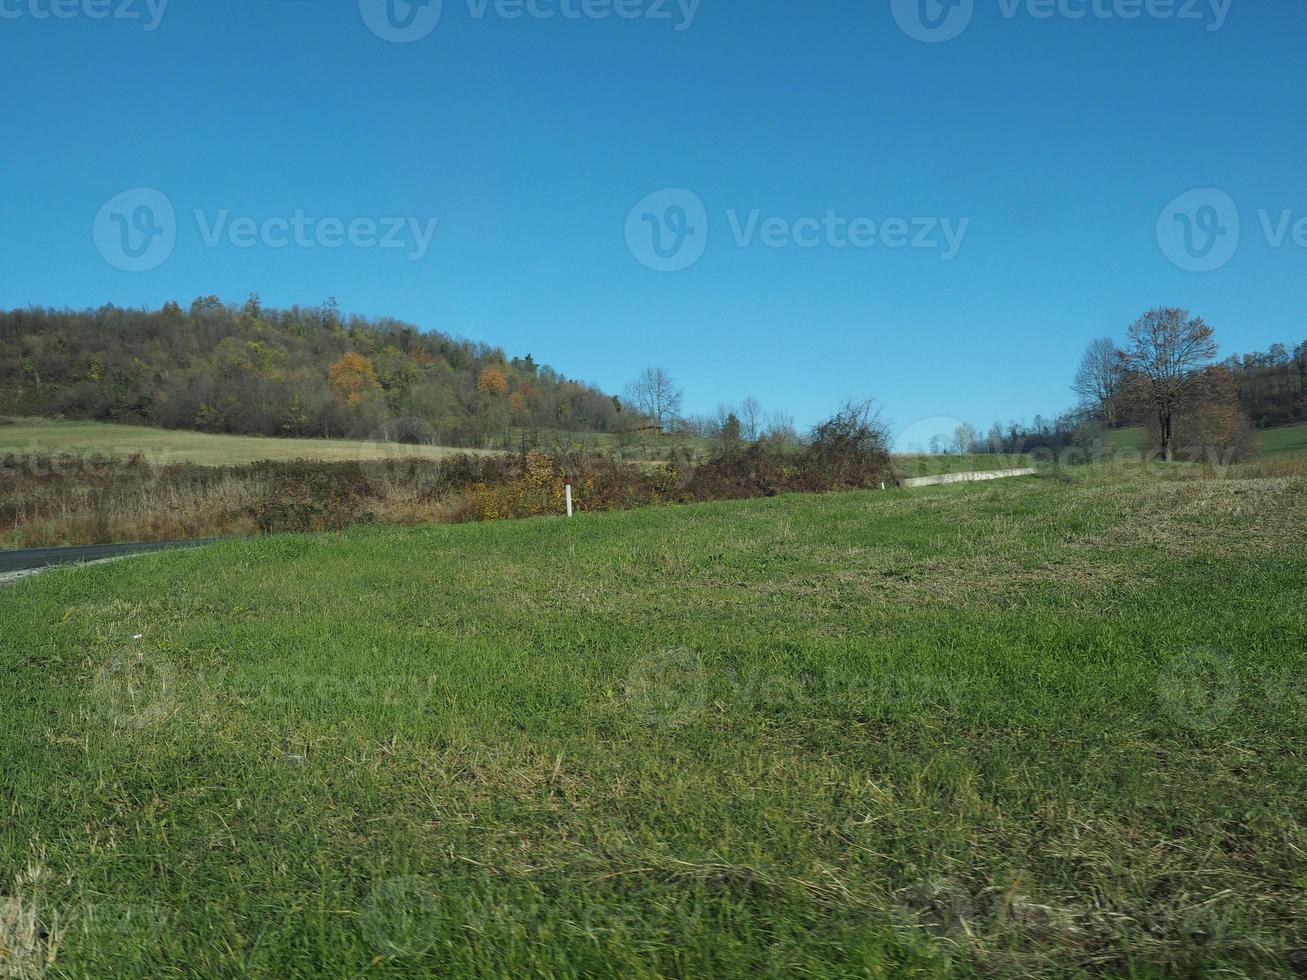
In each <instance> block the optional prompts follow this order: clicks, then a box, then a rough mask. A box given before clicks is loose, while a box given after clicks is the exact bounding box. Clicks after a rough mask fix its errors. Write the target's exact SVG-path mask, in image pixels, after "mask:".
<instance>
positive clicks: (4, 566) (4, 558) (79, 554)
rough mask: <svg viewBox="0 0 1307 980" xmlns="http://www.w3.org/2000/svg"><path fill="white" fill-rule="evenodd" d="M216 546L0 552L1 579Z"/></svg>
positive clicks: (174, 544)
mask: <svg viewBox="0 0 1307 980" xmlns="http://www.w3.org/2000/svg"><path fill="white" fill-rule="evenodd" d="M206 544H213V540H212V539H206V540H203V541H150V542H147V543H145V544H94V545H86V546H84V547H79V548H33V549H30V550H27V551H0V575H6V574H9V573H11V572H32V571H37V570H39V569H42V568H49V567H50V566H51V565H80V564H83V563H85V562H88V561H104V560H105V559H106V558H122V557H123V556H124V555H143V554H147V553H148V552H151V551H170V550H172V549H173V548H199V547H202V546H204V545H206Z"/></svg>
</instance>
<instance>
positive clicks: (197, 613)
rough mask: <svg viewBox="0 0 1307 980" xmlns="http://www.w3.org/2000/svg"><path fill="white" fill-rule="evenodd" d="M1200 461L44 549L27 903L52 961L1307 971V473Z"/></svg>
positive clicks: (158, 972)
mask: <svg viewBox="0 0 1307 980" xmlns="http://www.w3.org/2000/svg"><path fill="white" fill-rule="evenodd" d="M1254 465H1255V466H1256V467H1258V469H1256V470H1253V471H1248V472H1259V473H1262V472H1264V473H1267V474H1268V475H1269V474H1270V473H1271V469H1272V468H1271V467H1270V466H1269V461H1263V462H1259V463H1257V464H1254ZM1187 472H1191V471H1187V470H1184V469H1182V468H1178V467H1176V468H1162V469H1159V470H1156V471H1149V472H1143V471H1140V473H1139V475H1138V476H1137V477H1127V478H1117V477H1115V476H1112V477H1111V478H1104V477H1101V476H1099V475H1097V474H1095V473H1093V472H1086V473H1085V474H1084V475H1083V476H1079V477H1076V476H1071V477H1068V476H1066V475H1065V474H1064V475H1063V477H1062V478H1033V479H1024V480H1012V481H1008V482H1005V483H997V484H985V485H975V484H973V485H964V486H957V487H945V488H937V489H931V490H924V491H912V492H902V491H891V492H887V493H880V492H871V493H851V494H828V495H822V496H804V497H778V498H773V499H765V500H755V501H750V502H743V503H725V504H711V505H705V506H693V507H667V508H659V509H651V510H643V511H627V512H620V513H612V514H607V515H592V516H587V517H582V518H578V519H576V520H573V521H570V522H569V521H566V520H563V519H545V520H530V521H520V522H500V523H493V524H480V525H461V526H431V527H425V528H420V529H409V530H404V529H398V528H363V529H357V530H353V531H349V532H346V533H344V534H331V535H325V536H321V537H315V538H308V537H284V538H271V539H264V540H259V541H233V542H226V543H223V544H221V545H217V546H215V547H213V548H211V549H209V550H204V551H199V552H190V553H175V554H169V555H162V556H153V557H147V558H140V559H134V560H130V561H126V562H122V563H119V564H115V565H109V566H104V567H98V568H87V569H81V570H68V571H56V572H52V573H50V574H48V575H46V576H42V577H39V578H36V579H31V580H28V581H25V582H20V583H19V584H17V585H16V586H14V587H12V588H11V589H9V590H7V591H5V592H2V593H0V772H4V773H5V774H6V777H5V781H6V787H5V793H4V798H3V804H4V819H3V820H0V912H3V913H4V914H5V915H7V916H8V918H7V919H5V921H6V922H8V923H11V924H13V923H17V925H11V926H10V934H9V935H7V936H4V937H3V938H4V939H7V940H9V941H10V946H9V948H10V955H11V957H15V958H17V960H18V965H20V966H21V965H22V964H23V963H24V962H26V963H28V964H29V965H30V964H35V963H40V964H42V965H44V964H45V963H46V962H47V961H49V962H50V965H49V967H48V968H47V969H46V971H45V973H46V976H50V977H54V976H67V977H109V976H130V977H138V976H140V977H143V976H276V977H317V976H329V977H341V978H343V977H385V978H389V977H412V976H451V977H452V976H495V977H500V976H502V977H509V976H514V977H516V976H557V977H581V976H586V977H617V976H634V977H658V976H678V977H690V976H702V977H708V976H751V977H758V978H769V977H777V978H780V977H807V978H821V977H850V976H858V977H893V976H915V977H941V978H942V977H948V976H963V977H981V976H984V977H993V976H1008V977H1026V976H1048V977H1052V976H1058V977H1093V976H1131V977H1138V978H1145V977H1150V978H1153V977H1155V978H1160V977H1164V976H1166V977H1169V976H1177V977H1198V976H1232V977H1235V976H1257V977H1272V976H1281V977H1289V976H1293V975H1294V971H1295V969H1298V970H1300V969H1301V964H1302V953H1301V951H1302V950H1303V949H1307V850H1305V849H1304V846H1303V841H1304V821H1305V820H1307V780H1304V778H1303V774H1304V771H1307V686H1304V677H1307V604H1305V603H1304V602H1303V601H1302V597H1303V596H1304V595H1307V556H1305V555H1304V553H1303V550H1302V547H1301V543H1302V540H1303V538H1304V535H1307V476H1304V475H1302V474H1303V473H1304V472H1307V471H1304V470H1303V469H1302V468H1298V470H1297V472H1298V473H1299V474H1300V475H1297V476H1294V475H1287V476H1286V475H1277V476H1275V477H1274V478H1272V479H1256V478H1245V477H1242V476H1241V477H1239V478H1238V479H1228V480H1221V481H1211V482H1203V481H1195V480H1189V479H1185V478H1184V476H1185V474H1186V473H1187ZM1243 472H1245V471H1242V470H1236V471H1231V473H1243ZM1283 472H1284V473H1289V474H1292V472H1293V469H1292V468H1285V469H1284V470H1283ZM38 918H39V920H40V921H41V922H42V923H44V924H45V927H46V928H45V932H47V933H48V935H47V936H45V937H44V938H43V937H42V936H41V935H40V934H39V933H38V932H37V931H36V930H34V929H27V930H26V931H24V930H23V929H22V928H21V924H22V923H24V922H33V921H36V920H37V919H38ZM0 972H3V971H0Z"/></svg>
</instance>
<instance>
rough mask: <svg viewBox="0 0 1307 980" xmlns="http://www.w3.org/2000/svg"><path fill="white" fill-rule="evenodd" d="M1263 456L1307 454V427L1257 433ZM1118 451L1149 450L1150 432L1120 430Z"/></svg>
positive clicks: (1113, 437) (1114, 440)
mask: <svg viewBox="0 0 1307 980" xmlns="http://www.w3.org/2000/svg"><path fill="white" fill-rule="evenodd" d="M1257 437H1258V439H1259V440H1260V443H1261V454H1262V455H1264V456H1274V455H1278V454H1280V453H1304V454H1307V425H1287V426H1282V427H1281V428H1278V429H1262V430H1261V431H1259V432H1258V433H1257ZM1111 441H1112V445H1113V447H1114V448H1116V449H1139V450H1142V449H1147V448H1148V431H1147V430H1146V429H1145V428H1144V427H1143V426H1135V427H1133V428H1129V429H1118V430H1116V431H1115V432H1113V433H1112V435H1111Z"/></svg>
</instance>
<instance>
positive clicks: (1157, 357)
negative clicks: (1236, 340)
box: [1121, 307, 1216, 462]
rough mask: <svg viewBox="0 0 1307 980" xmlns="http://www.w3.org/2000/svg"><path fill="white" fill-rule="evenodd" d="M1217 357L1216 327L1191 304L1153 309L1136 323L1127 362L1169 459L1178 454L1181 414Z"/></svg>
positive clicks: (1123, 355) (1125, 360)
mask: <svg viewBox="0 0 1307 980" xmlns="http://www.w3.org/2000/svg"><path fill="white" fill-rule="evenodd" d="M1214 357H1216V342H1215V341H1214V340H1212V328H1211V327H1209V326H1208V325H1207V324H1206V322H1204V320H1203V318H1202V317H1190V315H1189V311H1188V310H1181V309H1176V308H1174V307H1162V308H1160V309H1156V310H1149V311H1148V312H1147V313H1145V314H1144V315H1143V316H1141V317H1140V318H1139V319H1138V320H1136V321H1135V322H1134V323H1133V324H1132V325H1131V327H1130V347H1129V349H1128V350H1126V351H1124V352H1123V353H1122V355H1121V362H1122V365H1123V366H1124V368H1125V370H1126V371H1127V372H1129V374H1130V375H1131V376H1132V378H1133V379H1134V381H1135V384H1136V385H1137V387H1138V390H1139V394H1140V397H1141V398H1142V399H1143V400H1144V401H1145V402H1147V404H1148V405H1149V406H1150V408H1151V410H1152V412H1153V418H1154V419H1155V420H1156V422H1157V425H1158V429H1159V430H1160V432H1161V438H1162V451H1163V453H1164V454H1165V455H1166V460H1167V462H1170V461H1171V460H1172V459H1174V458H1175V416H1176V413H1177V412H1178V411H1181V410H1183V408H1184V407H1185V404H1186V402H1187V401H1188V399H1189V397H1190V395H1191V394H1193V393H1194V392H1195V389H1196V388H1197V387H1198V386H1199V383H1200V381H1201V374H1202V369H1203V368H1204V367H1205V366H1206V365H1207V364H1209V363H1210V362H1211V360H1212V359H1213V358H1214Z"/></svg>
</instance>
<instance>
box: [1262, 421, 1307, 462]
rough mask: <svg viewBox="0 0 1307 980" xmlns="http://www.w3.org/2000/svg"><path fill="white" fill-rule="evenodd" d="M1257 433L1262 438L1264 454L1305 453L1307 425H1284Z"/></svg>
mask: <svg viewBox="0 0 1307 980" xmlns="http://www.w3.org/2000/svg"><path fill="white" fill-rule="evenodd" d="M1259 435H1260V436H1261V439H1262V453H1263V454H1264V455H1266V456H1276V455H1279V454H1281V453H1307V425H1286V426H1283V427H1282V428H1279V429H1266V430H1264V431H1263V432H1261V433H1259Z"/></svg>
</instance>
